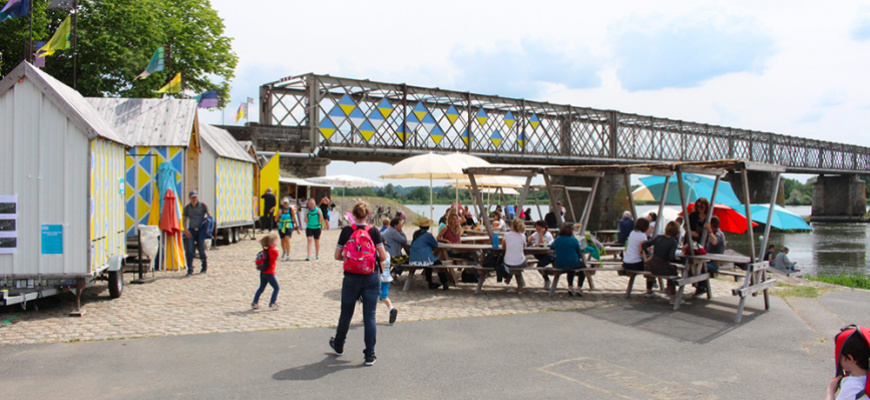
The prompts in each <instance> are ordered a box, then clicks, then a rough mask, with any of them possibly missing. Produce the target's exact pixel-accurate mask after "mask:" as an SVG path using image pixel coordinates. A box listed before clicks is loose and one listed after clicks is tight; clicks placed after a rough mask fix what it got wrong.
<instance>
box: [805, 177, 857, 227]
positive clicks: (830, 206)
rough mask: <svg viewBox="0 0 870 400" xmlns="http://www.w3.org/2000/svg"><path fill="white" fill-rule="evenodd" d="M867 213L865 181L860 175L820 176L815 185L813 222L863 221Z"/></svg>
mask: <svg viewBox="0 0 870 400" xmlns="http://www.w3.org/2000/svg"><path fill="white" fill-rule="evenodd" d="M866 212H867V198H866V196H865V192H864V181H863V180H861V179H858V175H819V177H818V178H817V179H816V183H815V184H813V214H812V216H811V218H810V219H811V220H812V221H820V222H821V221H834V222H852V221H863V219H864V214H865V213H866Z"/></svg>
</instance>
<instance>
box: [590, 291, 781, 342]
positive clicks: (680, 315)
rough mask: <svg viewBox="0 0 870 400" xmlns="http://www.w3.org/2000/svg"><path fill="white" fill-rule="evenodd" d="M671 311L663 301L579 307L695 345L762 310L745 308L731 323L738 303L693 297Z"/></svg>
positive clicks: (612, 320) (712, 337) (604, 317)
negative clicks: (690, 301) (740, 317)
mask: <svg viewBox="0 0 870 400" xmlns="http://www.w3.org/2000/svg"><path fill="white" fill-rule="evenodd" d="M693 303H694V304H688V303H687V304H685V305H683V306H681V307H680V309H679V310H677V311H674V310H673V309H672V308H670V307H667V306H666V305H664V304H657V303H656V304H643V305H641V304H636V305H630V306H622V307H620V306H615V307H603V308H592V309H586V310H579V311H576V312H579V313H581V314H584V315H588V316H590V317H593V318H598V319H600V320H604V321H608V322H611V323H614V324H617V325H623V326H627V327H633V328H638V329H643V330H645V331H648V332H653V333H657V334H660V335H663V336H667V337H670V338H676V339H679V340H684V341H688V342H694V343H697V344H704V343H707V342H710V341H712V340H715V339H716V338H719V337H721V336H723V335H726V334H727V333H729V332H731V331H733V330H735V329H738V328H740V327H741V326H743V325H745V324H749V323H751V322H752V321H753V320H754V319H755V318H756V317H757V316H758V315H759V314H761V313H763V312H764V310H759V309H756V308H750V307H747V308H745V309H744V311H743V319H742V321H741V322H740V323H739V324H735V323H734V316H735V315H736V313H737V305H736V304H730V303H722V302H716V301H715V300H713V301H707V300H695V301H693Z"/></svg>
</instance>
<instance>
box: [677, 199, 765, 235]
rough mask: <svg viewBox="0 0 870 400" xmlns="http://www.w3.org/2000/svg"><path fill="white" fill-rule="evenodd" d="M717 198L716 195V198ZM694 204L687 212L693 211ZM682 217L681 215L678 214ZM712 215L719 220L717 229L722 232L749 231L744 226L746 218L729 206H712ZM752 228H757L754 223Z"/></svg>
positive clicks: (691, 204)
mask: <svg viewBox="0 0 870 400" xmlns="http://www.w3.org/2000/svg"><path fill="white" fill-rule="evenodd" d="M716 197H717V198H718V197H719V196H718V195H717V196H716ZM694 209H695V204H694V203H690V204H689V212H692V211H694ZM680 214H681V215H682V213H680ZM713 215H714V216H715V217H717V218H719V229H720V230H722V232H728V233H741V234H742V233H746V230H747V229H749V228H748V227H747V226H746V217H744V216H743V215H742V214H740V213H739V212H737V210H735V209H733V208H731V206H728V205H725V204H719V203H716V204H714V205H713ZM752 226H753V227H755V226H758V224H756V223H755V222H753V223H752Z"/></svg>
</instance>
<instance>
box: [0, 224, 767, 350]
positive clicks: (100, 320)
mask: <svg viewBox="0 0 870 400" xmlns="http://www.w3.org/2000/svg"><path fill="white" fill-rule="evenodd" d="M407 231H408V233H409V236H410V229H408V230H407ZM337 239H338V231H337V230H332V231H325V232H324V233H323V238H322V241H321V244H322V249H321V259H320V260H312V261H310V262H306V261H304V258H305V251H306V250H305V246H306V242H305V237H304V235H295V236H294V237H293V239H292V250H291V256H292V259H291V261H289V262H279V264H278V272H277V278H278V282H279V284H280V287H281V290H280V294H279V296H278V303H279V304H280V308H279V309H277V310H269V309H268V307H263V308H261V309H259V310H256V311H254V310H251V309H250V304H251V300H252V299H253V296H254V292H255V291H256V289H257V286H258V284H259V277H258V273H257V271H256V270H255V268H254V264H253V259H254V256H255V254H256V252H257V251H258V250H259V245H258V242H255V241H252V240H248V239H245V240H243V241H242V242H240V243H237V244H234V245H231V246H221V247H219V248H218V249H217V250H213V251H211V252H210V253H209V254H208V256H209V258H208V261H209V269H208V273H207V274H196V275H195V276H193V277H191V278H185V277H184V275H185V273H186V272H185V271H172V272H157V273H156V276H157V278H158V279H157V281H156V282H154V283H150V284H147V285H131V284H129V283H128V284H127V285H126V286H125V288H124V293H123V296H122V297H120V298H118V299H114V300H112V299H110V298H109V296H108V290H107V288H106V285H105V283H98V285H97V286H96V287H93V288H90V289H88V290H87V291H86V292H85V294H84V296H83V299H82V302H83V305H82V308H83V309H84V310H85V312H86V313H85V315H84V316H83V317H81V318H75V317H70V316H69V315H68V314H69V311H71V310H73V309H74V307H75V300H74V297H73V296H72V295H71V294H64V295H60V296H59V297H57V298H55V299H46V300H45V301H44V302H43V303H42V307H41V308H40V309H39V310H34V307H33V303H31V304H30V305H29V307H28V309H27V310H26V311H21V310H20V308H17V307H15V308H13V307H10V308H8V309H7V310H4V312H3V313H2V314H0V344H26V343H52V342H70V341H80V340H108V339H122V338H135V337H149V336H168V335H188V334H203V333H215V332H241V331H257V330H270V329H291V328H310V327H324V326H334V325H335V324H336V323H337V321H338V315H339V305H340V289H341V279H342V269H341V265H340V263H339V262H338V261H335V260H333V259H332V255H333V254H334V249H335V243H336V241H337ZM194 264H195V265H196V271H198V270H199V260H195V261H194ZM133 278H134V275H132V274H127V275H126V278H125V280H126V281H129V280H131V279H133ZM593 279H594V283H595V290H592V291H589V290H588V288H587V289H586V290H585V295H584V297H582V298H578V297H571V296H568V295H567V294H566V292H565V290H564V285H565V281H564V279H562V282H561V285H560V288H563V290H560V292H559V293H558V294H557V295H556V296H553V297H549V296H548V295H547V292H545V291H544V290H542V289H541V287H542V285H543V281H542V279H541V277H540V275H538V274H534V273H533V274H528V273H527V274H526V284H527V285H528V288H530V289H531V290H528V289H527V290H526V292H525V293H523V294H517V293H516V292H515V289H516V285H515V284H512V286H510V287H508V286H506V285H504V284H498V283H496V282H495V279H494V278H490V279H487V282H486V285H485V286H484V290H483V292H482V293H481V294H479V295H476V296H475V295H474V294H473V291H474V287H475V286H476V284H460V285H459V286H458V287H457V288H455V289H451V290H449V291H446V292H445V291H441V290H429V289H428V288H425V287H424V281H423V278H422V277H421V276H420V274H419V273H418V274H417V275H416V277H415V280H414V284H413V286H412V289H411V291H409V292H402V291H401V286H402V283H403V280H401V279H400V280H398V281H396V282H394V283H393V285H392V287H391V289H390V299H391V300H392V301H393V303H394V305H395V306H396V307H397V308H398V309H399V318H398V322H397V323H401V321H416V320H429V319H441V318H466V317H480V316H490V315H502V314H515V313H530V312H540V311H547V310H567V309H585V308H591V307H610V306H615V305H629V304H633V303H643V304H649V303H657V304H661V307H662V309H663V310H665V309H667V308H668V304H667V300H666V298H664V297H660V298H658V299H646V298H644V297H643V296H642V295H641V294H642V293H643V280H642V279H640V280H638V282H636V283H635V291H634V293H637V295H633V296H632V298H631V299H626V298H625V295H624V294H625V287H626V283H627V281H628V278H627V277H622V276H617V274H616V273H615V272H599V273H598V274H596V275H595V277H594V278H593ZM736 285H737V284H736V283H734V282H733V281H728V280H720V279H717V280H714V281H713V285H712V286H713V289H714V290H713V294H714V299H715V298H716V297H719V298H721V297H731V292H730V290H731V288H732V287H734V286H736ZM270 295H271V288H267V289H266V291H265V292H264V293H263V298H261V299H260V305H261V306H266V305H268V301H269V296H270ZM697 301H706V300H695V302H697ZM692 302H693V301H692V300H691V299H690V300H689V305H690V304H691V303H692ZM37 304H39V303H37ZM762 307H763V302H762V300H761V298H760V297H759V298H754V299H750V300H749V301H748V302H747V312H752V311H753V310H758V309H761V308H762ZM385 311H386V306H384V305H382V304H379V308H378V316H377V318H378V322H379V323H386V322H387V316H388V315H387V313H386V312H385ZM360 314H361V313H359V312H358V313H357V315H354V323H359V322H360V321H361V315H360ZM4 321H9V322H6V323H4Z"/></svg>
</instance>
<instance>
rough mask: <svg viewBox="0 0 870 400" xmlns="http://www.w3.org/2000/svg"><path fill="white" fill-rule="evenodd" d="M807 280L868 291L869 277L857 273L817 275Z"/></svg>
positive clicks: (869, 286)
mask: <svg viewBox="0 0 870 400" xmlns="http://www.w3.org/2000/svg"><path fill="white" fill-rule="evenodd" d="M807 279H810V280H813V281H817V282H825V283H830V284H834V285H840V286H846V287H851V288H857V289H870V277H868V276H867V275H864V274H861V273H858V272H841V273H838V274H818V275H816V276H807Z"/></svg>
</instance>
